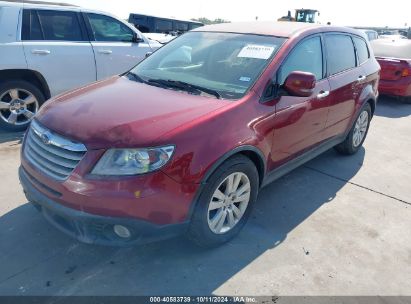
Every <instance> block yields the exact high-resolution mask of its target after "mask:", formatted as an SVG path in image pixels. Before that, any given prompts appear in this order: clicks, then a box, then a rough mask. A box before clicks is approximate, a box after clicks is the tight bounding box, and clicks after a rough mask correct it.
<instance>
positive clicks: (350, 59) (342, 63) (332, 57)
mask: <svg viewBox="0 0 411 304" xmlns="http://www.w3.org/2000/svg"><path fill="white" fill-rule="evenodd" d="M325 43H326V46H327V64H328V65H327V67H328V72H329V74H330V75H334V74H337V73H339V72H342V71H345V70H348V69H351V68H354V67H355V61H356V60H355V51H354V45H353V43H352V40H351V37H350V36H347V35H340V34H331V35H325Z"/></svg>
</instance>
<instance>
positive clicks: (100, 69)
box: [91, 41, 151, 80]
mask: <svg viewBox="0 0 411 304" xmlns="http://www.w3.org/2000/svg"><path fill="white" fill-rule="evenodd" d="M91 44H92V46H93V49H94V53H95V56H96V65H97V79H98V80H100V79H104V78H107V77H110V76H113V75H118V74H122V73H124V72H127V71H128V70H130V69H131V68H133V67H134V66H135V65H136V64H137V63H139V62H140V61H141V60H143V59H144V58H145V56H146V54H147V53H148V52H150V51H151V49H150V47H149V45H148V44H147V43H144V42H141V43H132V42H96V41H93V42H92V43H91Z"/></svg>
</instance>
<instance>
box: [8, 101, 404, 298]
mask: <svg viewBox="0 0 411 304" xmlns="http://www.w3.org/2000/svg"><path fill="white" fill-rule="evenodd" d="M18 151H19V134H17V135H16V134H0V295H151V294H162V295H165V294H174V295H176V294H184V295H190V294H193V295H199V294H201V295H207V294H218V295H223V294H224V295H236V294H242V295H411V232H410V231H411V105H403V104H401V103H399V102H397V101H396V100H392V99H387V98H382V99H381V100H380V103H379V107H378V110H377V113H376V116H375V119H374V120H373V122H372V127H371V130H370V133H369V137H368V139H367V141H366V143H365V147H364V149H362V150H361V151H360V153H358V154H357V155H355V156H352V157H342V156H339V155H337V154H336V153H335V152H334V151H332V150H330V151H329V152H327V153H325V154H324V155H322V156H320V157H318V158H317V159H315V160H313V161H311V162H310V163H308V164H307V165H305V166H304V167H301V168H299V169H297V170H295V171H294V172H292V173H291V174H289V175H287V176H285V177H283V178H282V179H280V180H278V181H277V182H275V183H274V184H272V185H270V186H268V187H266V188H265V189H264V190H263V191H262V192H261V193H260V196H259V200H258V203H257V208H256V209H255V211H254V213H253V215H252V219H251V221H250V222H249V224H248V225H247V226H246V227H245V229H244V230H243V232H242V233H241V234H240V236H239V237H238V238H236V239H235V240H234V241H232V242H231V243H229V244H227V245H226V246H223V247H220V248H217V249H214V250H208V251H204V250H201V249H198V248H196V247H194V246H193V245H191V244H190V243H188V242H186V241H185V240H184V239H182V238H181V239H174V240H169V241H165V242H161V243H155V244H149V245H145V246H141V247H135V248H111V247H100V246H89V245H83V244H80V243H78V242H76V241H73V240H72V239H70V238H69V237H67V236H65V235H63V234H61V233H60V232H58V231H56V230H55V229H54V228H52V227H50V226H49V224H47V223H46V221H45V220H44V219H43V218H42V217H41V216H40V215H39V214H38V213H37V212H36V211H35V210H34V208H33V207H31V206H30V205H29V204H27V203H26V200H25V198H24V196H23V194H22V191H21V189H20V186H19V183H18V178H17V168H18V163H19V154H18Z"/></svg>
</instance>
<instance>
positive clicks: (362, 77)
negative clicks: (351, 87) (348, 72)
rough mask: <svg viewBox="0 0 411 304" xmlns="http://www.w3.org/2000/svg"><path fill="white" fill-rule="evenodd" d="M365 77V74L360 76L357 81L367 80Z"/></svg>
mask: <svg viewBox="0 0 411 304" xmlns="http://www.w3.org/2000/svg"><path fill="white" fill-rule="evenodd" d="M365 78H366V77H365V76H358V78H357V81H358V82H361V81H363V80H365Z"/></svg>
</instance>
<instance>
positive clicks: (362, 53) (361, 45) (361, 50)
mask: <svg viewBox="0 0 411 304" xmlns="http://www.w3.org/2000/svg"><path fill="white" fill-rule="evenodd" d="M353 40H354V44H355V48H356V49H357V55H358V61H359V64H362V63H364V62H366V61H367V60H368V58H370V52H369V50H368V47H367V43H366V42H365V41H364V40H363V39H361V38H357V37H353Z"/></svg>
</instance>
